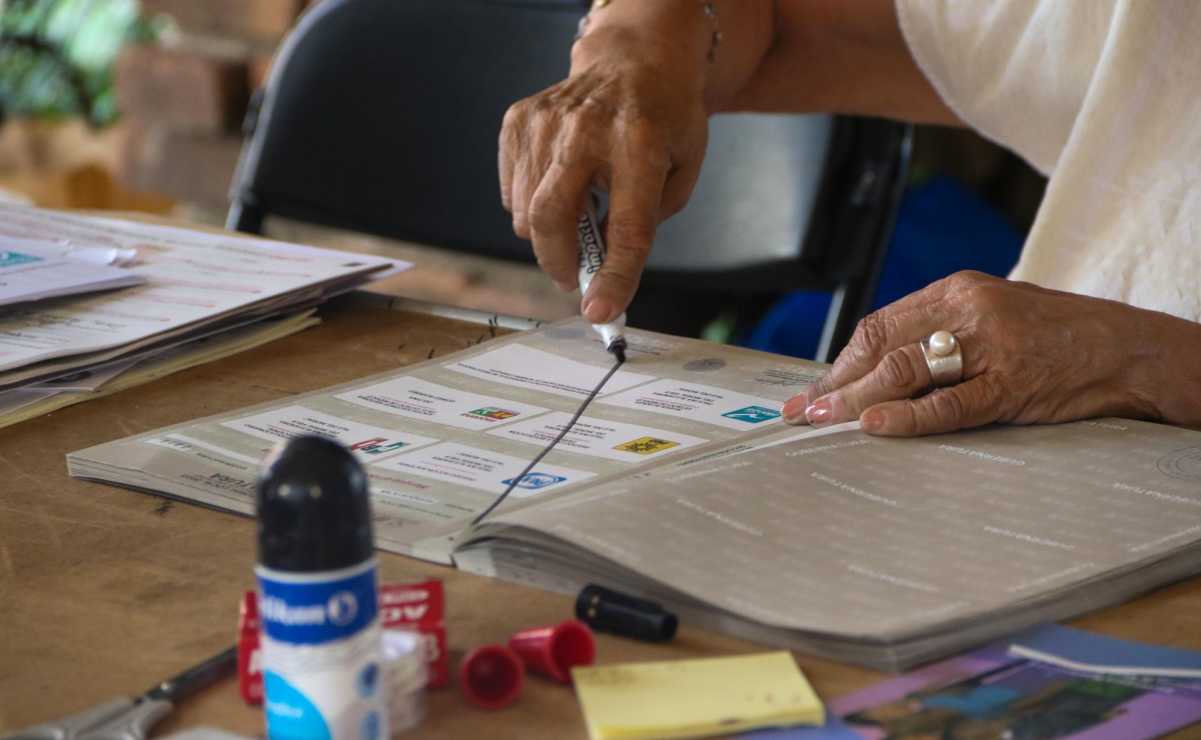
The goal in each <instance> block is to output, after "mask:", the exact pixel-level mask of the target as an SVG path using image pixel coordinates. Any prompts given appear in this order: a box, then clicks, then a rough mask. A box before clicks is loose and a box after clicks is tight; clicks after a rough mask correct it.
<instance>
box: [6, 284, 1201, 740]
mask: <svg viewBox="0 0 1201 740" xmlns="http://www.w3.org/2000/svg"><path fill="white" fill-rule="evenodd" d="M321 315H322V317H323V319H324V321H323V323H322V324H321V325H320V326H318V327H316V328H313V329H310V330H308V331H305V332H302V333H300V334H298V335H294V336H291V337H288V338H286V339H282V340H279V341H276V342H273V343H271V344H269V345H267V346H264V347H260V348H258V349H255V350H251V351H248V352H245V353H242V354H239V355H236V356H234V357H232V358H228V359H225V360H221V361H218V362H214V363H211V364H208V365H204V366H201V367H199V368H194V369H192V370H188V371H185V372H182V373H179V374H177V375H174V376H171V377H168V378H165V379H162V380H159V381H157V382H154V383H151V384H149V385H145V386H141V387H139V388H134V389H131V390H128V391H125V392H122V393H118V394H115V395H113V396H110V397H107V398H103V399H99V400H95V401H90V402H87V403H83V404H79V405H77V406H73V407H70V408H67V409H64V410H61V411H58V412H55V413H53V414H50V415H47V416H44V417H42V418H39V419H35V420H33V421H30V422H26V423H24V424H18V425H16V426H14V427H10V428H8V429H3V430H0V734H3V731H4V730H6V729H14V728H19V727H22V726H25V725H28V724H33V723H37V722H42V721H46V720H48V719H52V718H55V717H59V716H62V715H64V714H68V713H72V712H75V711H79V710H81V709H85V708H87V707H89V706H91V705H93V704H95V703H98V702H100V701H102V700H104V699H106V698H109V697H112V696H116V695H126V696H133V695H137V694H140V693H142V692H144V691H146V690H147V689H149V688H150V687H151V686H153V685H154V684H156V683H157V682H158V681H160V680H162V679H164V678H166V677H168V676H170V675H173V674H175V673H177V672H178V671H180V670H181V669H183V668H185V667H187V666H189V665H192V664H193V663H196V662H198V661H199V660H201V659H203V658H205V657H208V656H209V655H212V654H215V653H217V652H219V651H220V650H221V649H223V648H225V647H227V646H229V645H230V644H232V643H233V641H234V639H235V626H236V619H237V605H238V600H239V597H240V595H241V594H242V592H243V591H244V590H246V589H250V588H253V586H254V580H253V573H252V570H251V569H252V565H253V562H254V529H253V522H252V520H251V519H249V518H245V517H240V516H236V515H233V514H228V513H224V512H218V511H213V510H209V509H205V508H201V507H199V506H193V505H189V504H185V503H178V502H173V501H169V500H166V499H162V498H158V497H154V496H149V495H146V494H143V493H137V492H134V491H129V490H123V489H119V488H113V487H109V486H104V485H98V484H94V483H85V482H82V481H78V480H73V479H71V478H69V477H68V476H67V471H66V464H65V459H64V456H65V455H66V454H67V453H68V452H71V451H73V450H78V449H82V448H84V447H89V446H91V445H95V444H99V443H102V442H107V441H111V440H114V439H117V438H120V437H125V436H128V435H133V434H138V433H142V432H146V431H149V430H152V429H155V428H158V427H161V426H165V425H168V424H175V423H179V422H183V421H187V420H190V419H194V418H198V417H201V416H208V415H210V414H217V413H222V412H227V411H232V410H235V409H238V408H240V407H244V406H249V405H251V404H256V403H261V402H265V401H271V400H274V399H278V398H282V397H284V396H289V395H294V394H298V393H303V392H307V391H311V390H316V389H319V388H323V387H326V386H331V385H335V384H337V383H343V382H347V381H350V380H353V379H355V378H358V377H362V376H365V375H368V374H371V373H377V372H382V371H385V370H389V369H393V368H397V367H400V366H403V365H406V364H409V363H413V362H417V361H420V360H425V359H427V358H428V357H431V356H441V355H446V354H450V353H452V352H455V351H457V350H460V349H463V348H465V347H468V346H471V345H474V344H475V343H476V342H477V341H479V340H481V339H485V340H486V338H487V335H488V334H489V330H488V328H487V327H486V326H481V325H479V324H474V323H469V322H465V321H458V320H453V319H448V318H442V317H436V316H430V315H425V314H419V313H411V312H405V311H398V310H393V309H391V308H390V307H388V306H387V305H386V304H385V303H384V302H382V301H380V300H376V299H368V298H366V297H364V296H362V295H351V296H346V297H343V298H340V299H337V300H336V301H334V302H332V303H330V304H327V305H326V306H324V307H323V308H322V309H321ZM380 563H381V565H380V576H381V580H383V581H385V582H411V581H417V580H423V579H426V578H429V577H437V578H441V579H442V580H443V581H444V582H445V585H446V595H447V636H448V642H449V648H450V652H451V660H452V666H454V665H456V664H457V661H458V659H459V658H460V657H461V656H462V655H463V653H464V652H466V651H467V650H469V649H471V648H472V647H475V646H478V645H482V644H486V643H495V642H504V641H506V640H507V639H508V637H509V636H510V635H511V634H512V633H513V632H515V631H517V630H518V629H520V628H523V627H529V626H534V625H541V624H552V623H556V622H558V621H561V620H563V619H565V618H567V617H569V616H570V615H571V600H570V599H569V598H567V597H564V596H561V595H556V594H550V593H544V592H541V591H537V590H533V589H530V588H528V587H523V586H517V585H513V584H508V583H503V582H499V581H495V580H492V579H487V578H482V577H478V576H474V575H470V574H465V573H459V572H457V571H455V570H453V569H450V568H444V567H441V566H437V565H432V564H429V563H424V562H420V561H416V560H411V559H407V558H404V557H401V556H397V555H392V554H388V553H381V555H380ZM797 565H798V567H803V563H798V564H797ZM1073 624H1075V625H1076V626H1080V627H1084V628H1086V629H1093V630H1096V631H1099V632H1104V633H1107V634H1110V635H1114V636H1117V637H1123V638H1127V639H1134V640H1142V641H1145V642H1150V643H1158V644H1165V645H1173V646H1177V647H1188V648H1201V579H1192V580H1190V581H1186V582H1184V583H1181V584H1177V585H1175V586H1172V587H1169V588H1166V589H1161V590H1159V591H1157V592H1155V593H1153V594H1151V595H1149V596H1146V597H1144V598H1141V599H1139V600H1137V601H1134V602H1132V603H1129V604H1126V605H1125V606H1122V607H1118V608H1113V609H1108V610H1105V611H1103V612H1099V613H1097V614H1094V615H1090V616H1088V617H1085V618H1083V619H1080V620H1076V621H1075V622H1074V623H1073ZM764 649H765V648H764V647H763V646H758V645H754V644H752V643H749V642H745V641H741V640H736V639H733V638H729V637H726V636H723V635H719V634H715V633H709V632H704V631H699V630H694V629H690V628H688V627H687V625H685V626H683V627H682V628H681V630H680V634H679V636H678V637H677V638H676V639H675V640H674V641H673V642H672V643H670V644H668V645H648V644H642V643H636V642H632V641H628V640H622V639H619V638H614V637H610V636H604V635H600V636H598V647H597V650H598V653H597V655H598V662H601V663H612V662H624V661H637V660H662V659H671V658H685V657H700V656H717V655H729V654H738V653H747V652H754V651H761V650H764ZM797 660H798V663H799V664H800V666H801V667H802V669H803V670H804V671H805V673H806V674H807V675H808V677H809V678H810V680H811V681H812V682H813V684H814V686H815V688H816V689H817V690H818V692H819V693H820V694H821V695H822V696H823V697H826V698H829V697H833V696H837V695H839V694H843V693H846V692H848V691H852V690H855V689H858V688H861V687H864V686H866V685H868V684H870V683H872V682H875V681H877V680H880V679H882V678H885V676H884V674H880V673H875V672H872V671H868V670H863V669H859V668H854V667H850V666H844V665H838V664H835V663H832V662H829V661H824V660H819V659H815V658H811V657H808V656H804V655H798V656H797ZM201 724H203V725H210V726H216V727H219V728H222V729H226V730H230V731H233V732H240V733H243V734H261V732H262V715H261V712H260V710H258V709H255V708H250V707H247V706H245V705H244V704H243V703H242V701H241V699H240V698H239V695H238V692H237V686H236V681H235V680H227V681H224V682H223V683H221V684H219V685H217V686H214V687H212V688H210V689H208V690H207V691H205V692H204V693H202V694H200V695H198V696H196V697H193V698H192V699H189V700H187V701H186V702H185V703H184V704H183V705H182V706H181V707H178V708H177V709H176V711H175V713H174V714H173V715H172V716H171V717H170V718H168V719H167V720H165V721H164V722H163V723H161V724H160V725H159V726H158V728H157V729H158V730H159V731H172V730H178V729H181V728H185V727H190V726H195V725H201ZM412 734H413V735H414V736H420V737H423V738H460V737H485V736H486V737H489V738H523V739H528V738H554V739H555V740H561V739H569V738H576V737H580V738H582V737H586V732H585V729H584V724H583V721H582V717H581V714H580V710H579V706H578V704H577V703H576V701H575V698H574V696H573V694H572V692H571V690H570V689H569V688H564V687H561V686H558V685H554V684H551V683H549V682H545V681H542V680H539V679H537V678H535V677H531V678H530V679H528V680H527V681H526V688H525V692H524V694H523V695H522V697H521V699H520V700H519V701H518V702H517V703H516V704H515V705H513V706H511V707H509V708H507V709H504V710H501V711H496V712H484V711H480V710H476V709H474V708H472V707H471V706H470V705H468V704H467V703H466V702H465V701H464V700H463V699H462V697H461V695H460V694H459V692H458V689H457V688H456V687H454V686H453V685H452V686H450V687H448V688H444V689H439V690H434V691H430V692H428V716H427V718H426V720H425V722H424V724H423V725H422V726H421V728H420V730H419V731H418V732H415V733H412ZM1198 736H1201V732H1197V731H1186V732H1184V733H1178V734H1177V735H1176V736H1174V737H1198Z"/></svg>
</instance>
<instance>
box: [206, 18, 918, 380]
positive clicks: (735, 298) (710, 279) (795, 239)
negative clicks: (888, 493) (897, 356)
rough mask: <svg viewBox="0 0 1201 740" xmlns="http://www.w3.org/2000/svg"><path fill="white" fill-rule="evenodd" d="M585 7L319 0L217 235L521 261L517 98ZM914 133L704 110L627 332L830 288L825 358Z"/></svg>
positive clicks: (679, 326) (534, 83)
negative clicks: (698, 155)
mask: <svg viewBox="0 0 1201 740" xmlns="http://www.w3.org/2000/svg"><path fill="white" fill-rule="evenodd" d="M586 5H587V3H581V2H578V0H557V1H556V0H520V1H519V0H404V1H403V2H397V1H396V0H326V1H325V2H323V3H321V4H319V5H317V6H316V7H315V8H314V9H313V10H312V11H310V12H309V13H308V14H307V15H306V16H305V17H304V18H303V19H302V20H301V21H300V23H299V25H298V26H297V28H296V29H295V31H294V32H293V33H292V34H291V35H290V36H289V38H288V39H287V40H286V41H285V43H284V45H283V46H282V47H281V49H280V52H279V54H278V55H277V58H276V60H275V64H274V68H273V71H272V73H271V76H270V79H269V81H268V83H267V86H266V89H265V90H263V91H261V93H260V94H259V95H258V96H256V101H255V104H254V105H253V106H252V112H251V114H250V116H249V117H248V119H247V140H246V143H245V145H244V147H243V151H242V157H241V161H240V162H239V165H238V170H237V173H236V174H235V177H234V182H233V186H232V192H231V197H232V201H233V203H232V207H231V208H230V211H229V217H228V223H227V225H228V226H229V227H230V228H232V229H236V230H238V231H244V232H250V233H255V234H258V233H262V231H263V225H264V219H265V217H267V216H268V215H277V216H282V217H285V218H290V219H294V220H299V221H304V222H309V223H316V224H321V225H325V226H332V227H337V228H345V229H350V230H354V231H359V232H364V233H370V234H374V235H378V236H383V237H388V238H396V239H403V240H408V241H415V242H420V243H425V244H429V245H434V246H440V247H446V248H451V249H456V250H463V251H469V252H473V253H476V254H480V255H486V256H490V257H499V258H503V259H508V260H519V261H523V262H530V263H532V262H533V258H532V254H531V251H530V246H529V244H528V243H527V242H525V241H523V240H521V239H519V238H517V237H516V236H515V235H514V234H513V231H512V226H511V220H510V217H509V215H508V214H507V213H506V212H505V211H504V209H503V208H502V207H501V204H500V197H499V188H498V185H497V173H496V160H497V137H498V135H499V131H500V125H501V119H502V117H503V114H504V111H505V110H506V109H507V108H508V106H509V105H510V104H512V103H513V102H514V101H516V100H519V99H521V98H523V97H526V96H528V95H531V94H533V93H535V92H537V91H539V90H541V89H543V88H545V87H547V86H549V85H551V84H554V83H555V82H557V81H559V80H561V79H562V78H563V77H564V76H565V74H566V72H567V67H568V60H569V57H570V48H571V44H572V39H573V37H574V34H575V30H576V25H577V22H578V20H579V18H580V17H581V15H582V14H583V12H584V10H585V9H586ZM911 137H912V132H911V129H910V128H909V127H907V126H903V125H900V124H895V123H891V122H884V121H877V120H867V119H855V118H846V117H828V116H774V115H773V116H767V115H734V116H717V117H715V118H714V119H713V123H712V125H711V135H710V145H709V153H708V158H707V160H706V165H705V168H704V171H703V172H702V174H701V179H700V182H699V183H698V186H697V189H696V193H695V195H694V198H693V201H692V203H691V204H690V206H689V207H688V208H687V209H685V211H683V212H682V213H680V214H678V215H677V216H676V217H674V218H673V219H671V220H670V221H668V222H667V223H666V224H664V225H663V227H662V228H661V230H660V235H659V237H658V238H657V240H656V245H655V249H654V251H653V253H652V257H651V261H650V263H649V264H648V269H647V272H646V275H645V277H644V280H643V287H642V289H641V290H640V291H639V296H638V298H637V299H636V300H635V303H634V305H633V306H631V308H630V323H631V324H632V325H634V326H638V327H642V328H648V329H658V330H662V331H668V332H671V333H677V334H695V333H696V332H697V331H699V328H700V326H701V325H702V324H703V323H705V322H707V321H709V320H710V319H711V317H712V316H713V315H714V314H715V313H716V312H717V311H718V310H719V309H720V308H721V307H723V306H730V305H742V306H746V305H753V306H756V307H761V306H766V305H767V304H768V302H769V301H770V300H772V299H774V298H775V297H777V296H779V295H780V294H782V293H783V292H786V291H788V290H793V289H797V288H802V287H804V288H811V289H824V290H831V291H833V292H834V296H835V300H834V303H833V305H832V307H831V311H830V314H829V315H828V317H827V320H826V326H825V331H824V332H823V338H822V345H821V348H820V351H819V353H818V359H825V360H830V359H832V358H833V356H834V355H835V354H836V353H837V350H838V349H840V348H841V347H842V346H843V344H845V342H846V340H847V339H848V338H849V336H850V333H851V331H852V330H853V328H854V325H855V322H856V321H857V320H858V319H859V317H861V316H862V315H863V314H864V313H865V312H866V311H867V309H868V307H869V305H870V301H871V298H872V294H873V293H874V291H875V285H876V280H877V276H878V273H879V270H880V265H881V262H882V259H883V256H884V247H885V245H886V243H887V240H888V237H889V234H890V232H891V230H892V220H893V218H894V215H895V213H896V208H897V203H898V201H899V196H900V192H901V188H902V185H903V181H904V178H905V173H906V170H907V166H908V155H909V148H910V141H911Z"/></svg>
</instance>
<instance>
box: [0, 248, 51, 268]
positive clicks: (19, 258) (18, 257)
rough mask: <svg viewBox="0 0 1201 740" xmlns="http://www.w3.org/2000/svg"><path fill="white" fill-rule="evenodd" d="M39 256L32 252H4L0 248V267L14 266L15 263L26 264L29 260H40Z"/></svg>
mask: <svg viewBox="0 0 1201 740" xmlns="http://www.w3.org/2000/svg"><path fill="white" fill-rule="evenodd" d="M41 261H42V258H41V257H35V256H33V255H32V254H22V253H21V252H6V251H4V250H3V249H0V268H3V267H16V266H17V265H27V264H29V263H30V262H41Z"/></svg>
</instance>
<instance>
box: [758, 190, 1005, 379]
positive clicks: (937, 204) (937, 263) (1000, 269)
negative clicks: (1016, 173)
mask: <svg viewBox="0 0 1201 740" xmlns="http://www.w3.org/2000/svg"><path fill="white" fill-rule="evenodd" d="M1024 239H1025V236H1024V235H1023V234H1022V233H1021V232H1019V231H1018V230H1017V229H1015V228H1013V226H1011V225H1010V224H1009V222H1007V221H1006V220H1005V219H1004V217H1002V216H1001V214H1000V213H998V212H997V211H996V209H994V208H993V207H992V206H990V205H989V204H988V203H986V202H984V200H983V199H981V198H980V196H978V195H976V194H975V193H974V192H972V191H971V190H970V189H968V188H967V187H966V186H964V185H963V184H962V183H960V182H959V181H958V180H955V179H954V178H951V177H946V176H939V177H934V178H931V179H930V180H928V181H926V182H924V183H922V184H920V185H916V186H911V187H910V188H908V189H907V190H906V191H905V195H904V197H903V198H902V199H901V207H900V211H899V213H898V214H897V225H896V228H895V229H894V230H893V234H892V239H891V241H890V242H889V245H888V253H887V255H886V256H885V259H884V272H883V274H882V275H881V277H880V285H879V286H878V288H877V289H876V296H875V300H874V301H873V303H872V307H873V309H875V308H880V307H881V306H885V305H888V304H889V303H892V302H893V301H895V300H897V299H898V298H902V297H904V296H906V295H908V294H910V293H912V292H913V291H915V290H919V289H921V288H923V287H925V286H926V285H929V284H930V283H932V282H934V281H935V280H938V279H939V278H942V277H946V276H947V275H950V274H952V273H955V272H958V271H960V270H979V271H980V272H987V273H990V274H992V275H1000V276H1005V275H1007V274H1009V271H1010V270H1011V269H1012V268H1013V266H1014V264H1016V263H1017V259H1018V256H1019V255H1020V254H1021V251H1022V242H1023V240H1024ZM829 308H830V294H829V293H822V292H814V291H797V292H795V293H789V294H788V295H786V296H784V297H783V298H781V299H780V300H779V301H778V302H777V303H776V305H774V306H772V308H771V309H770V310H769V311H768V312H767V313H766V314H765V315H764V317H763V319H762V320H760V322H759V324H758V325H756V326H755V328H754V330H753V331H752V332H751V336H750V337H749V338H748V339H747V341H746V342H744V345H745V346H747V347H751V348H753V349H760V350H764V351H767V352H776V353H779V354H784V355H791V356H793V357H813V355H814V354H815V353H816V352H817V343H818V341H819V340H820V339H821V332H822V324H823V323H824V321H825V317H826V313H827V312H828V311H829Z"/></svg>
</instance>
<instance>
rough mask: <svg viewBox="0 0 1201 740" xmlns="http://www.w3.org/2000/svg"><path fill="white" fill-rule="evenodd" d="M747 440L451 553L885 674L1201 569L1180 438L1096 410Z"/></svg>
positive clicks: (507, 522)
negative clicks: (1058, 416) (947, 426)
mask: <svg viewBox="0 0 1201 740" xmlns="http://www.w3.org/2000/svg"><path fill="white" fill-rule="evenodd" d="M798 436H800V437H801V438H800V439H796V438H797V437H798ZM787 439H792V440H793V441H791V442H786V443H783V444H772V443H775V442H780V441H782V440H787ZM755 445H757V446H759V448H758V449H750V450H749V451H743V452H740V453H737V454H730V455H724V456H723V455H721V454H720V451H715V452H710V453H708V454H706V455H704V456H701V457H702V459H701V460H700V461H696V460H680V461H676V462H674V463H673V464H672V465H668V466H662V467H660V468H658V469H656V470H653V471H649V472H647V473H646V474H641V475H638V476H637V477H635V478H633V479H626V480H619V481H613V482H609V483H607V484H605V485H600V486H596V487H593V488H591V489H589V490H587V491H582V492H578V493H575V494H571V495H568V496H565V497H563V498H561V499H560V500H558V501H555V502H551V503H548V504H546V505H544V506H540V507H537V508H531V509H526V510H522V511H517V512H507V513H504V514H501V515H499V516H497V517H495V518H490V519H489V520H485V521H484V522H483V523H482V524H481V525H480V526H479V527H478V528H476V529H475V530H474V532H473V533H472V535H471V537H470V538H469V539H468V540H467V541H466V542H465V543H464V544H463V545H462V546H461V548H460V550H459V552H457V553H456V555H455V558H456V562H457V564H458V565H459V567H461V568H464V569H468V570H473V571H476V572H481V573H485V574H489V575H496V576H500V577H505V578H511V579H515V580H521V581H525V582H531V583H535V584H537V585H540V586H542V587H545V588H550V589H555V590H561V591H564V592H568V593H574V592H577V591H578V589H579V588H580V587H581V586H582V585H583V584H584V583H587V582H598V583H601V584H606V585H610V586H613V587H618V588H622V589H623V590H634V591H636V592H639V593H642V594H643V595H646V596H650V597H651V598H654V599H658V600H661V601H664V602H666V603H668V604H671V605H673V606H675V607H676V608H678V609H680V610H681V611H683V612H684V613H686V614H688V615H689V616H690V617H691V618H693V619H694V620H698V621H700V622H702V623H707V624H710V625H712V626H715V627H719V628H722V629H726V630H733V631H735V632H741V633H743V634H745V635H747V636H750V637H753V638H758V639H764V640H766V641H769V642H773V643H775V644H780V645H790V646H794V647H799V648H803V649H808V650H811V651H816V652H820V653H825V654H828V655H831V656H833V657H837V658H842V659H850V660H858V661H860V662H865V663H869V664H873V665H878V666H883V667H895V666H897V665H906V664H910V663H912V662H913V661H915V660H918V659H929V658H931V657H934V656H935V655H938V654H943V653H946V652H947V651H948V650H951V649H955V648H962V647H964V646H965V645H966V644H970V643H972V642H978V641H980V640H982V639H987V638H989V637H995V636H996V635H997V634H1001V633H1003V632H1004V631H1006V630H1010V629H1017V628H1019V627H1023V626H1026V625H1029V624H1033V623H1036V622H1039V621H1042V620H1046V619H1056V618H1062V617H1065V616H1069V615H1071V614H1076V613H1079V612H1081V611H1084V610H1087V609H1092V608H1097V607H1099V606H1103V605H1106V604H1110V603H1115V602H1117V601H1120V600H1123V599H1126V598H1129V597H1131V596H1132V595H1134V594H1136V593H1139V592H1142V591H1145V590H1148V589H1150V588H1153V587H1155V586H1157V585H1160V584H1162V583H1164V582H1167V581H1170V580H1173V579H1176V578H1180V577H1183V576H1184V575H1186V574H1188V573H1192V572H1196V570H1197V569H1198V566H1199V565H1201V548H1199V547H1198V543H1201V433H1198V432H1194V431H1189V430H1186V429H1181V428H1176V427H1169V426H1162V425H1156V424H1150V423H1144V422H1134V421H1126V420H1112V419H1107V420H1098V421H1086V422H1077V423H1073V424H1064V425H1057V426H1039V427H993V428H988V429H982V430H977V431H972V432H961V433H956V434H949V435H941V436H936V437H928V438H921V439H882V438H875V437H871V436H869V435H866V434H864V433H862V432H860V431H855V430H850V431H843V432H841V433H834V434H825V435H821V436H816V437H813V436H810V437H806V436H804V435H799V434H798V431H797V430H781V431H778V432H776V433H775V434H773V435H770V436H767V437H762V438H758V439H756V440H754V445H752V446H755ZM742 447H743V448H745V447H747V445H743V446H742ZM856 643H857V644H856ZM873 645H876V646H881V647H883V648H884V649H876V648H873V647H872V646H873Z"/></svg>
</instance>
